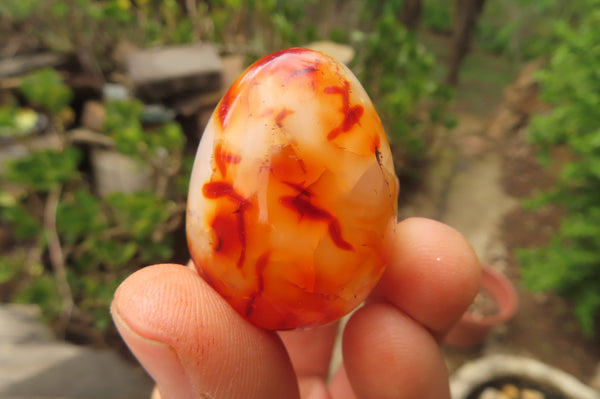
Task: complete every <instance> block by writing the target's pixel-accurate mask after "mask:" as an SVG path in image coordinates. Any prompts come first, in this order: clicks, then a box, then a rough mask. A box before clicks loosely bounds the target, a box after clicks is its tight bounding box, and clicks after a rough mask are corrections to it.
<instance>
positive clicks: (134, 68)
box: [127, 44, 222, 102]
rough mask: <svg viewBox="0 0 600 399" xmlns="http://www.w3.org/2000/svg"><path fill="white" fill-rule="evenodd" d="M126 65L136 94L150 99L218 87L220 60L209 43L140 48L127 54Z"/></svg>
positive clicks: (220, 69)
mask: <svg viewBox="0 0 600 399" xmlns="http://www.w3.org/2000/svg"><path fill="white" fill-rule="evenodd" d="M127 68H128V71H129V75H130V77H131V81H132V83H133V85H134V88H135V91H136V94H137V95H138V96H139V97H140V98H142V99H144V100H147V101H150V102H154V101H157V102H158V101H164V100H166V99H170V98H173V97H176V96H177V95H180V94H182V93H193V92H204V91H213V90H218V89H220V88H221V81H222V65H221V60H220V58H219V54H218V52H217V50H216V48H215V47H214V46H212V45H210V44H196V45H188V46H170V47H162V48H154V49H148V50H142V51H139V52H136V53H133V54H130V55H129V56H128V57H127Z"/></svg>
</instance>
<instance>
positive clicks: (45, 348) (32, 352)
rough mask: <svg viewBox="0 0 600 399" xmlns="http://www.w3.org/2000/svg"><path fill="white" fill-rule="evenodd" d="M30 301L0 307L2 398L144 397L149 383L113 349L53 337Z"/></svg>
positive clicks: (0, 395) (0, 391)
mask: <svg viewBox="0 0 600 399" xmlns="http://www.w3.org/2000/svg"><path fill="white" fill-rule="evenodd" d="M39 316H40V312H39V309H38V308H37V307H36V306H32V305H29V306H28V305H2V306H0V398H3V399H9V398H10V399H35V398H44V399H109V398H110V399H147V398H149V397H150V393H151V392H152V388H153V382H152V380H151V379H150V378H149V377H148V376H147V375H146V374H145V372H144V371H143V370H142V369H141V368H140V367H139V366H136V365H132V364H130V363H128V362H127V361H125V360H124V359H123V358H121V357H120V356H119V355H118V354H117V353H116V352H114V351H111V350H93V349H90V348H87V347H81V346H76V345H73V344H69V343H65V342H61V341H57V340H55V339H54V337H53V335H52V333H51V331H50V330H49V329H48V327H46V326H45V325H43V324H42V323H41V321H40V319H39Z"/></svg>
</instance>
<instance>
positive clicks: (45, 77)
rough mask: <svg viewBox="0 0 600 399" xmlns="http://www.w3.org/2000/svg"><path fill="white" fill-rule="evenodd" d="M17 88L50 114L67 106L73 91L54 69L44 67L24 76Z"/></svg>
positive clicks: (31, 101) (58, 111)
mask: <svg viewBox="0 0 600 399" xmlns="http://www.w3.org/2000/svg"><path fill="white" fill-rule="evenodd" d="M19 90H20V91H21V92H22V93H23V95H24V96H25V97H26V98H27V100H28V101H29V102H30V103H31V104H34V105H37V106H39V107H41V108H42V109H44V110H45V111H47V112H49V113H51V114H58V113H60V112H61V111H62V110H63V109H65V108H66V107H68V105H69V103H70V102H71V99H72V97H73V93H72V92H71V89H70V88H69V86H67V85H66V84H65V83H64V82H63V80H62V77H61V76H60V75H59V74H58V72H56V71H55V70H54V69H51V68H45V69H41V70H39V71H36V72H33V73H32V74H30V75H28V76H26V77H25V78H24V79H23V82H22V83H21V85H20V87H19Z"/></svg>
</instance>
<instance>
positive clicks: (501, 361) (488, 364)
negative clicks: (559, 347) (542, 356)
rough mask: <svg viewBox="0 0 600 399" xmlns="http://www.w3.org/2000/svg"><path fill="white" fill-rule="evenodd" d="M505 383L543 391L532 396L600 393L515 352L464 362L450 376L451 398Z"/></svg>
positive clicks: (564, 398)
mask: <svg viewBox="0 0 600 399" xmlns="http://www.w3.org/2000/svg"><path fill="white" fill-rule="evenodd" d="M506 384H511V385H513V386H514V387H519V388H520V389H523V390H525V389H527V390H531V389H533V390H536V391H538V392H540V393H543V396H530V397H544V398H548V399H556V398H560V399H600V394H599V393H598V392H596V391H595V390H594V389H592V388H591V387H589V386H587V385H585V384H583V383H582V382H580V381H579V380H577V379H576V378H575V377H574V376H572V375H570V374H567V373H565V372H564V371H562V370H559V369H557V368H554V367H552V366H549V365H547V364H545V363H542V362H540V361H538V360H535V359H531V358H527V357H523V356H515V355H489V356H485V357H482V358H480V359H477V360H475V361H472V362H469V363H466V364H464V365H463V366H461V367H460V368H459V369H458V370H457V371H456V372H455V373H454V374H453V375H452V376H451V378H450V391H451V393H452V399H479V398H480V397H483V396H485V395H483V392H484V391H485V390H486V388H487V389H489V388H500V387H502V386H505V385H506ZM498 397H509V396H498ZM510 397H522V398H524V397H526V396H525V395H522V396H510Z"/></svg>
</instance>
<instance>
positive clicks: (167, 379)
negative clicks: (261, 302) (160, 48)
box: [111, 265, 299, 399]
mask: <svg viewBox="0 0 600 399" xmlns="http://www.w3.org/2000/svg"><path fill="white" fill-rule="evenodd" d="M111 312H112V315H113V319H114V321H115V325H116V326H117V329H118V330H119V333H120V334H121V336H122V337H123V339H124V340H125V342H126V343H127V345H128V346H129V348H130V349H131V351H132V352H133V354H134V355H135V356H136V357H137V359H138V360H139V361H140V363H141V364H142V366H143V367H144V368H145V369H146V371H147V372H148V373H149V374H150V375H151V376H152V378H153V379H154V380H155V381H156V383H157V385H158V390H159V391H160V394H161V397H162V399H169V398H177V399H185V398H190V399H192V398H217V397H218V398H240V397H244V398H249V399H250V398H283V397H285V398H298V395H299V394H298V387H297V382H296V378H295V375H294V372H293V370H292V366H291V363H290V360H289V357H288V355H287V352H286V351H285V348H284V346H283V344H282V343H281V341H280V340H279V338H278V337H277V335H276V334H275V333H272V332H269V331H264V330H262V329H259V328H257V327H255V326H253V325H252V324H250V323H248V322H247V321H245V320H244V319H243V318H242V317H241V316H239V315H238V314H237V313H236V312H235V311H234V310H233V309H232V308H231V307H230V306H229V305H228V304H227V302H226V301H225V300H224V299H223V298H221V297H220V296H219V295H218V294H217V293H216V292H215V291H213V290H212V288H211V287H210V286H208V284H207V283H206V282H205V281H204V280H202V279H201V278H200V277H199V276H198V275H197V274H196V273H195V272H193V271H192V270H190V269H188V268H186V267H184V266H179V265H155V266H150V267H146V268H144V269H141V270H139V271H137V272H136V273H134V274H132V275H131V276H130V277H129V278H127V279H126V280H125V281H124V282H123V283H122V284H121V285H120V286H119V288H118V289H117V291H116V293H115V297H114V300H113V303H112V307H111Z"/></svg>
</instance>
